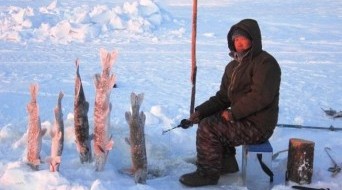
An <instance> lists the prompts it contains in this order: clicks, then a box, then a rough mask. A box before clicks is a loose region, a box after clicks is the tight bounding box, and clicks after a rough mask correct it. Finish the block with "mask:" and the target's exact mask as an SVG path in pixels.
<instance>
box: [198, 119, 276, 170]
mask: <svg viewBox="0 0 342 190" xmlns="http://www.w3.org/2000/svg"><path fill="white" fill-rule="evenodd" d="M272 133H273V132H262V131H260V130H259V129H257V128H256V127H255V126H254V124H253V123H251V122H249V121H247V120H240V121H236V122H233V123H232V122H230V121H228V122H226V121H224V120H223V119H222V117H221V114H220V113H218V114H214V115H212V116H209V117H206V118H204V119H202V120H201V121H200V123H199V124H198V129H197V137H196V149H197V166H198V167H199V168H200V169H204V170H207V171H210V173H216V172H218V173H219V172H220V169H221V168H220V167H221V160H222V155H223V154H224V153H225V152H226V153H228V154H229V153H230V154H235V148H234V147H235V146H239V145H243V144H257V143H261V142H264V141H266V140H267V139H268V138H269V137H270V136H271V135H272Z"/></svg>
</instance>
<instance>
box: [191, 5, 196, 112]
mask: <svg viewBox="0 0 342 190" xmlns="http://www.w3.org/2000/svg"><path fill="white" fill-rule="evenodd" d="M196 33H197V0H193V4H192V35H191V84H192V89H191V103H190V115H191V114H192V113H193V112H194V107H195V94H196V73H197V66H196Z"/></svg>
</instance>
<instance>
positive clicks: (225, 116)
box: [221, 110, 234, 122]
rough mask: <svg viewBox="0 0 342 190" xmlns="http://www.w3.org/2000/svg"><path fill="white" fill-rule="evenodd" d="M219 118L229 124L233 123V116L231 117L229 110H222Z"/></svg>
mask: <svg viewBox="0 0 342 190" xmlns="http://www.w3.org/2000/svg"><path fill="white" fill-rule="evenodd" d="M221 117H222V119H223V120H224V121H230V122H234V118H233V115H232V112H231V111H229V110H224V111H223V112H222V113H221Z"/></svg>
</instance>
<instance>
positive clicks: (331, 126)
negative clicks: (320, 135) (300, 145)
mask: <svg viewBox="0 0 342 190" xmlns="http://www.w3.org/2000/svg"><path fill="white" fill-rule="evenodd" d="M276 126H277V127H280V128H295V129H321V130H322V129H323V130H330V131H342V128H339V127H334V126H333V125H330V127H318V126H308V125H294V124H277V125H276Z"/></svg>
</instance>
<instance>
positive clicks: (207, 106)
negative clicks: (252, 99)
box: [195, 64, 230, 119]
mask: <svg viewBox="0 0 342 190" xmlns="http://www.w3.org/2000/svg"><path fill="white" fill-rule="evenodd" d="M228 65H229V64H228ZM228 65H227V66H226V69H225V72H224V74H223V76H222V79H221V85H220V89H219V90H218V91H217V92H216V94H215V95H214V96H212V97H210V98H209V99H208V100H207V101H205V102H203V103H202V104H201V105H199V106H197V107H196V108H195V110H196V111H199V113H200V117H201V119H202V118H205V117H208V116H210V115H212V114H214V113H216V112H219V111H221V110H224V109H227V108H228V107H229V106H230V101H229V98H228V95H227V89H228V86H229V83H230V77H229V74H228V73H229V67H228Z"/></svg>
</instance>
